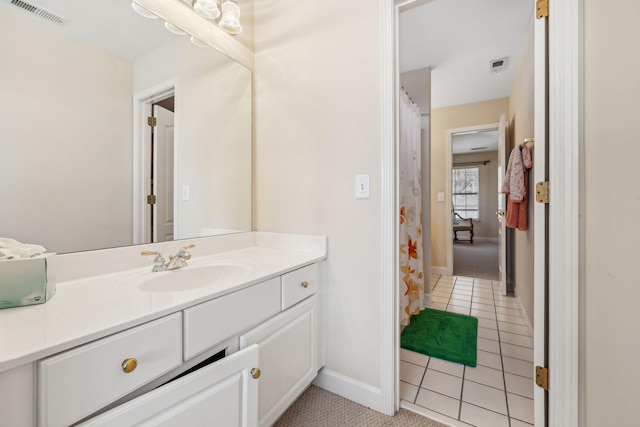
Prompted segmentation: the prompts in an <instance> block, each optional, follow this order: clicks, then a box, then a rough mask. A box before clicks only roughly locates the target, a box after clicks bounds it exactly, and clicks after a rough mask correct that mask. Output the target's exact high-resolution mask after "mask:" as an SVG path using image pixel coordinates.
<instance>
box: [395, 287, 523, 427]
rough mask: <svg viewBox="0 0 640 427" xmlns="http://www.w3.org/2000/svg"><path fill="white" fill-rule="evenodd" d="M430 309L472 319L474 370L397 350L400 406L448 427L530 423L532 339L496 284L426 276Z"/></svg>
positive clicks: (517, 426) (511, 302)
mask: <svg viewBox="0 0 640 427" xmlns="http://www.w3.org/2000/svg"><path fill="white" fill-rule="evenodd" d="M431 283H435V286H434V287H433V291H432V306H431V307H430V308H434V309H438V310H446V311H451V312H455V313H461V314H470V315H472V316H475V317H477V318H478V357H477V366H476V367H475V368H470V367H468V366H463V365H458V364H455V363H450V362H445V361H443V360H439V359H436V358H430V357H429V356H425V355H423V354H419V353H414V352H412V351H409V350H405V349H401V353H400V357H401V362H400V380H401V381H400V397H401V406H402V407H404V408H407V409H410V410H413V411H415V412H419V413H423V414H424V415H426V416H429V417H431V418H436V419H438V418H439V419H440V421H443V422H446V423H449V424H451V425H454V426H469V425H471V426H477V427H485V426H487V427H502V426H505V427H526V426H532V425H533V387H534V380H533V337H532V331H531V330H530V327H529V326H528V321H527V319H526V317H525V315H524V314H523V313H522V312H521V311H520V308H519V306H518V303H517V302H516V300H515V298H513V297H510V296H502V295H501V293H500V284H499V282H492V281H490V280H483V279H474V278H469V277H457V276H437V275H435V276H432V277H431Z"/></svg>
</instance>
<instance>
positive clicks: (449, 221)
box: [429, 123, 499, 276]
mask: <svg viewBox="0 0 640 427" xmlns="http://www.w3.org/2000/svg"><path fill="white" fill-rule="evenodd" d="M498 127H499V124H498V123H488V124H485V125H476V126H465V127H461V128H452V129H447V130H446V135H447V137H446V145H445V173H446V174H447V179H446V184H445V193H444V203H445V209H446V212H451V209H452V208H453V200H451V186H452V182H451V172H452V170H453V136H454V135H456V134H463V133H471V132H483V131H490V130H497V129H498ZM496 185H497V183H496ZM429 226H430V225H429ZM445 227H446V229H447V230H453V218H452V216H451V215H450V214H449V215H445ZM446 242H447V243H446V245H445V251H446V254H447V258H446V262H447V265H446V266H445V268H446V272H447V273H446V274H447V276H451V275H453V241H452V240H451V239H450V238H447V239H446Z"/></svg>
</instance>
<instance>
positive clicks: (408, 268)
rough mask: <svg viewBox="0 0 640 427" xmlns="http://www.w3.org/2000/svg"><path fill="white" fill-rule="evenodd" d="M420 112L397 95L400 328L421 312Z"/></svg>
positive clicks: (422, 295)
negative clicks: (398, 128) (398, 104)
mask: <svg viewBox="0 0 640 427" xmlns="http://www.w3.org/2000/svg"><path fill="white" fill-rule="evenodd" d="M420 130H421V124H420V109H419V108H418V106H417V105H416V104H414V103H413V102H412V101H411V100H410V99H409V96H408V95H407V94H406V93H405V92H404V90H403V91H402V93H401V95H400V149H399V151H400V159H399V160H400V168H399V169H400V191H399V193H400V290H401V292H400V324H401V325H402V326H406V325H408V324H409V322H410V318H411V316H412V315H414V314H418V313H420V310H422V309H423V308H424V267H423V264H422V186H421V166H420V165H421V156H422V153H421V135H420Z"/></svg>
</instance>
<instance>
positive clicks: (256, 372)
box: [251, 368, 261, 380]
mask: <svg viewBox="0 0 640 427" xmlns="http://www.w3.org/2000/svg"><path fill="white" fill-rule="evenodd" d="M260 374H261V372H260V368H253V369H252V370H251V376H252V377H253V379H254V380H257V379H258V378H260Z"/></svg>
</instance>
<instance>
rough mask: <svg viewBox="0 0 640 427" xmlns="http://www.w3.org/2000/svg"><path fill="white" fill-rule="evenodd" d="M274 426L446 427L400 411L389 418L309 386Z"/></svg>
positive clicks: (405, 411) (411, 413) (402, 410)
mask: <svg viewBox="0 0 640 427" xmlns="http://www.w3.org/2000/svg"><path fill="white" fill-rule="evenodd" d="M273 426H274V427H286V426H292V427H347V426H348V427H360V426H362V427H377V426H384V427H387V426H401V427H446V426H445V425H444V424H440V423H438V422H436V421H433V420H430V419H428V418H425V417H422V416H420V415H418V414H414V413H413V412H410V411H407V410H405V409H401V410H400V411H398V413H397V414H396V416H395V417H389V416H386V415H383V414H381V413H379V412H376V411H374V410H372V409H369V408H366V407H364V406H362V405H358V404H357V403H354V402H352V401H350V400H348V399H345V398H343V397H340V396H338V395H335V394H333V393H329V392H328V391H325V390H323V389H321V388H319V387H316V386H311V387H309V388H308V389H307V391H305V392H304V393H303V394H302V396H300V397H299V398H298V400H296V401H295V402H294V403H293V405H291V407H290V408H289V409H287V411H286V412H285V413H284V414H282V417H280V419H279V420H278V421H276V423H275V424H274V425H273Z"/></svg>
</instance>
